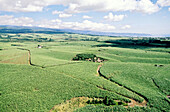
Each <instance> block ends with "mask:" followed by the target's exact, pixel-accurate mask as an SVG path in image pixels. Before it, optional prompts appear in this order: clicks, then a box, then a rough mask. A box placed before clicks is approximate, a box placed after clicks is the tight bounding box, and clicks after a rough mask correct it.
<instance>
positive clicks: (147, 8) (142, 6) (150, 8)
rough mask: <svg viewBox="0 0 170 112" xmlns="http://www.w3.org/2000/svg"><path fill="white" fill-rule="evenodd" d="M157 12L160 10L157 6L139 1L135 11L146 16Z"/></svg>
mask: <svg viewBox="0 0 170 112" xmlns="http://www.w3.org/2000/svg"><path fill="white" fill-rule="evenodd" d="M159 10H160V8H159V7H158V6H157V5H155V4H153V3H152V2H151V1H150V0H141V1H139V2H138V4H137V9H136V11H139V12H143V13H148V14H151V13H154V12H157V11H159Z"/></svg>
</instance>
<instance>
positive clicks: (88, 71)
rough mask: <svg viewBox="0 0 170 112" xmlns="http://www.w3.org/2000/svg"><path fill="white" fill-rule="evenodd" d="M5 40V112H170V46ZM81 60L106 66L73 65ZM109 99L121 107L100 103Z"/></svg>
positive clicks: (44, 37) (63, 38)
mask: <svg viewBox="0 0 170 112" xmlns="http://www.w3.org/2000/svg"><path fill="white" fill-rule="evenodd" d="M0 35H1V38H0V112H25V111H28V112H32V111H35V112H48V111H50V110H51V111H54V112H55V111H59V110H60V111H76V112H88V111H89V112H103V111H125V112H127V111H138V112H143V111H148V112H156V111H164V112H168V111H169V110H170V99H169V98H168V97H169V96H170V86H169V85H170V69H169V68H170V54H169V53H170V48H169V47H168V45H167V44H165V43H168V42H169V40H168V41H165V42H164V40H161V39H160V41H162V42H161V43H163V44H159V43H151V44H150V43H149V44H144V45H143V44H141V43H139V42H141V40H140V39H139V41H137V42H138V45H136V46H134V45H133V44H132V42H133V41H134V40H135V42H136V40H137V39H138V38H137V39H136V38H134V40H133V39H132V40H129V39H131V38H127V37H107V36H92V35H80V34H67V33H64V34H39V33H29V34H6V33H2V34H0ZM122 40H123V41H122ZM125 40H127V41H125ZM107 41H109V42H110V43H108V42H107ZM128 41H129V43H127V42H128ZM131 41H132V42H131ZM117 42H119V43H117ZM121 42H122V43H121ZM142 42H144V43H146V42H149V39H148V38H143V40H142ZM125 43H126V44H125ZM158 44H159V45H158ZM38 45H39V46H41V48H38ZM147 45H148V46H147ZM152 45H153V46H152ZM161 45H162V46H161ZM77 54H94V55H96V56H97V57H101V58H103V59H105V61H104V62H102V63H99V62H92V61H87V60H85V59H84V60H77V61H76V60H72V59H73V58H74V57H75V56H76V55H77ZM74 98H75V99H76V98H77V99H76V100H75V101H74V100H73V99H74ZM106 98H109V100H108V102H109V101H112V100H114V101H115V102H117V103H115V105H106V104H104V103H96V102H97V101H96V99H100V100H101V101H103V100H104V99H106ZM85 99H86V100H85ZM87 99H90V100H91V101H94V102H93V103H91V104H89V103H87V102H86V101H87ZM92 99H93V100H92ZM94 99H95V100H94ZM95 101H96V102H95ZM82 102H83V103H82ZM118 102H123V103H124V104H126V105H121V104H120V105H119V104H118ZM73 103H76V104H73ZM80 104H81V105H80ZM127 105H128V106H127ZM58 109H59V110H58Z"/></svg>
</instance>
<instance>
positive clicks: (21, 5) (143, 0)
mask: <svg viewBox="0 0 170 112" xmlns="http://www.w3.org/2000/svg"><path fill="white" fill-rule="evenodd" d="M167 3H168V4H169V0H159V1H158V3H157V4H160V5H161V6H165V4H167ZM157 4H153V3H152V2H151V1H150V0H0V10H1V11H11V12H36V11H42V10H43V8H44V7H46V6H49V5H63V6H67V7H68V8H67V9H66V10H65V12H67V13H81V12H89V11H97V12H106V11H113V12H114V11H138V12H142V13H148V14H151V13H154V12H157V11H159V9H160V8H159V7H158V5H157Z"/></svg>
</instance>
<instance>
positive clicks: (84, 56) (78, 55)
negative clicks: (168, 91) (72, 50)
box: [73, 54, 96, 60]
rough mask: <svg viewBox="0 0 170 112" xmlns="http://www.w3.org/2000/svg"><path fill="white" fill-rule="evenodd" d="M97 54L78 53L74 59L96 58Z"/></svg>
mask: <svg viewBox="0 0 170 112" xmlns="http://www.w3.org/2000/svg"><path fill="white" fill-rule="evenodd" d="M95 57H96V55H94V54H77V55H76V57H74V58H73V60H86V59H89V58H90V59H92V60H93V59H94V58H95Z"/></svg>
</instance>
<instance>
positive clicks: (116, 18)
mask: <svg viewBox="0 0 170 112" xmlns="http://www.w3.org/2000/svg"><path fill="white" fill-rule="evenodd" d="M124 17H125V15H113V14H112V13H109V15H107V16H104V19H106V20H109V21H121V20H123V18H124Z"/></svg>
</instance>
